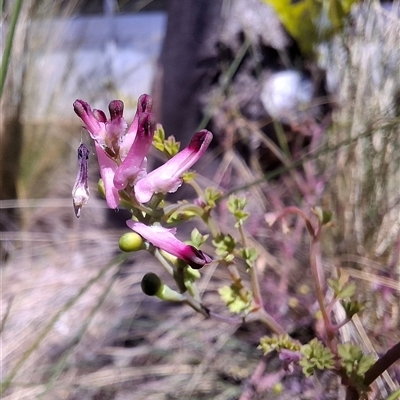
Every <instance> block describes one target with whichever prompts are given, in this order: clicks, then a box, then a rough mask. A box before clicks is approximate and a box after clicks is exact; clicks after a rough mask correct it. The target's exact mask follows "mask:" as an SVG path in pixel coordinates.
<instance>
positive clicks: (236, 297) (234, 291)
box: [218, 284, 252, 314]
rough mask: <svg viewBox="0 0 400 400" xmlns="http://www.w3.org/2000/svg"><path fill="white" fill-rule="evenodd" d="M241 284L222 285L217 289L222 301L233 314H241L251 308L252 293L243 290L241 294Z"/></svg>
mask: <svg viewBox="0 0 400 400" xmlns="http://www.w3.org/2000/svg"><path fill="white" fill-rule="evenodd" d="M243 289H244V288H243V286H242V285H241V284H239V285H235V284H232V285H230V286H223V287H222V288H220V289H218V293H219V295H220V296H221V299H222V301H224V302H225V304H226V306H227V307H228V308H229V311H230V312H232V313H235V314H241V313H244V312H249V311H250V308H251V302H252V295H251V292H249V291H248V290H245V292H246V293H245V295H244V296H243Z"/></svg>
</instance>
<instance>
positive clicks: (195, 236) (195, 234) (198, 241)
mask: <svg viewBox="0 0 400 400" xmlns="http://www.w3.org/2000/svg"><path fill="white" fill-rule="evenodd" d="M209 236H210V235H202V234H201V233H200V232H199V230H198V229H197V228H194V229H193V230H192V233H191V235H190V244H192V245H193V246H194V247H196V248H197V249H198V248H200V246H201V245H202V244H204V243H205V242H206V241H207V239H208V237H209Z"/></svg>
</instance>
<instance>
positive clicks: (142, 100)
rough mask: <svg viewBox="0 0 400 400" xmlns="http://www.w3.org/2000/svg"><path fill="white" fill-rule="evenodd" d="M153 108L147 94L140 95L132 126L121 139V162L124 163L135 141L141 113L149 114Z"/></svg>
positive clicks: (151, 100)
mask: <svg viewBox="0 0 400 400" xmlns="http://www.w3.org/2000/svg"><path fill="white" fill-rule="evenodd" d="M152 107H153V99H152V97H151V96H150V95H148V94H142V95H141V96H140V97H139V99H138V103H137V109H136V114H135V117H134V118H133V121H132V124H131V126H130V127H129V129H128V131H127V132H126V134H125V136H123V137H121V141H120V150H119V155H120V157H121V160H122V161H124V159H125V157H126V156H127V154H128V152H129V150H130V148H131V147H132V144H133V142H134V140H135V137H136V133H137V130H138V126H139V116H140V114H143V113H145V112H146V113H150V112H151V109H152Z"/></svg>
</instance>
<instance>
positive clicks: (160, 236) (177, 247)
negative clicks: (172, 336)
mask: <svg viewBox="0 0 400 400" xmlns="http://www.w3.org/2000/svg"><path fill="white" fill-rule="evenodd" d="M126 224H127V225H128V226H129V228H131V229H132V230H133V231H134V232H136V233H138V234H139V235H140V236H142V237H143V238H144V239H146V240H147V241H148V242H150V243H151V244H152V245H153V246H155V247H158V248H160V249H161V250H164V251H166V252H167V253H170V254H172V255H173V256H176V257H178V258H179V259H181V260H183V261H185V262H186V263H187V264H188V265H190V266H191V267H192V268H194V269H200V268H201V267H203V266H204V265H205V264H209V263H210V262H211V261H212V258H211V257H210V256H209V255H208V254H206V253H204V252H202V251H201V250H198V249H196V248H195V247H194V246H191V245H189V244H185V243H183V242H181V241H180V240H179V239H177V238H176V237H175V233H176V229H175V228H174V229H167V228H164V227H162V226H157V225H152V226H147V225H145V224H143V223H141V222H135V221H133V220H128V221H126Z"/></svg>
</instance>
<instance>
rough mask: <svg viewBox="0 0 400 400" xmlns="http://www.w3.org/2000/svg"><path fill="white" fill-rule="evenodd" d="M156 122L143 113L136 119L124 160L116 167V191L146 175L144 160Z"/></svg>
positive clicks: (150, 115) (146, 113) (151, 116)
mask: <svg viewBox="0 0 400 400" xmlns="http://www.w3.org/2000/svg"><path fill="white" fill-rule="evenodd" d="M155 130H156V121H155V119H154V116H153V114H150V113H148V112H143V113H141V114H140V116H139V119H138V131H137V134H136V137H135V140H134V142H133V143H132V146H131V148H130V150H129V153H128V154H127V156H126V158H125V160H124V161H123V162H122V164H121V165H120V166H119V167H118V169H117V170H116V172H115V176H114V185H115V187H116V188H117V189H118V190H123V189H125V188H126V186H127V185H128V183H134V181H135V180H136V179H137V178H138V177H139V178H140V177H143V176H144V175H145V174H146V171H145V168H146V162H145V158H146V155H147V153H148V151H149V149H150V146H151V143H152V141H153V136H154V132H155Z"/></svg>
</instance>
